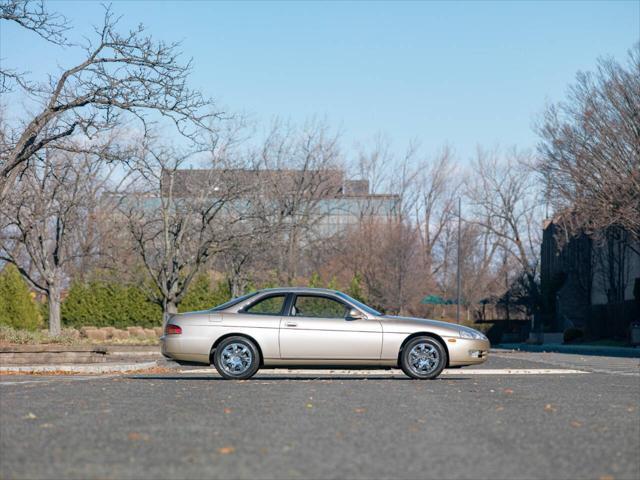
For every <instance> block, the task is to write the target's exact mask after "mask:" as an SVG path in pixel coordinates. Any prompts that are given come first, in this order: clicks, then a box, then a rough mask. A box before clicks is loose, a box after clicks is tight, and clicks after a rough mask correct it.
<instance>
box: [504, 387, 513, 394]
mask: <svg viewBox="0 0 640 480" xmlns="http://www.w3.org/2000/svg"><path fill="white" fill-rule="evenodd" d="M502 391H503V392H504V393H505V394H506V395H511V394H512V393H513V390H511V389H510V388H505V389H504V390H502Z"/></svg>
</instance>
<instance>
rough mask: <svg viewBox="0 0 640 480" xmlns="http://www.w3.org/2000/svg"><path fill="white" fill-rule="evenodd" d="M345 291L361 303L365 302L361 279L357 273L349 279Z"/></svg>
mask: <svg viewBox="0 0 640 480" xmlns="http://www.w3.org/2000/svg"><path fill="white" fill-rule="evenodd" d="M345 293H346V294H347V295H349V296H350V297H352V298H355V299H356V300H359V301H361V302H362V303H367V297H366V295H365V293H364V288H363V287H362V279H361V278H360V275H358V274H357V273H356V274H355V275H354V276H353V278H352V279H351V282H350V283H349V287H347V290H346V291H345Z"/></svg>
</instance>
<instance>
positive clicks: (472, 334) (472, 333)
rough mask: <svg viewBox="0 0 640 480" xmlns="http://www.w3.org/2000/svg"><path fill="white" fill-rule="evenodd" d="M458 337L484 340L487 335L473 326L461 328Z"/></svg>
mask: <svg viewBox="0 0 640 480" xmlns="http://www.w3.org/2000/svg"><path fill="white" fill-rule="evenodd" d="M459 333H460V338H469V339H471V340H486V339H487V337H485V336H484V334H483V333H481V332H479V331H477V330H474V329H473V328H461V329H460V332H459Z"/></svg>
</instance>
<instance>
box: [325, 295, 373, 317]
mask: <svg viewBox="0 0 640 480" xmlns="http://www.w3.org/2000/svg"><path fill="white" fill-rule="evenodd" d="M336 293H337V294H338V295H339V296H340V297H342V298H344V299H345V300H347V301H349V302H351V303H353V304H354V305H355V306H356V307H358V308H359V309H360V310H363V311H365V312H366V313H369V314H371V315H382V313H380V312H379V311H377V310H375V309H373V308H371V307H370V306H369V305H365V304H364V303H362V302H359V301H358V300H356V299H355V298H351V297H350V296H349V295H347V294H346V293H342V292H336Z"/></svg>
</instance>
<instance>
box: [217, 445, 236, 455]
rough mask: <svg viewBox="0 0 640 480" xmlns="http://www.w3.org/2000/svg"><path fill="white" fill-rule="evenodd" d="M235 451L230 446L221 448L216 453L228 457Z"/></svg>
mask: <svg viewBox="0 0 640 480" xmlns="http://www.w3.org/2000/svg"><path fill="white" fill-rule="evenodd" d="M235 451H236V449H235V448H234V447H231V446H227V447H222V448H219V449H218V453H219V454H220V455H229V454H230V453H233V452H235Z"/></svg>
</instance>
